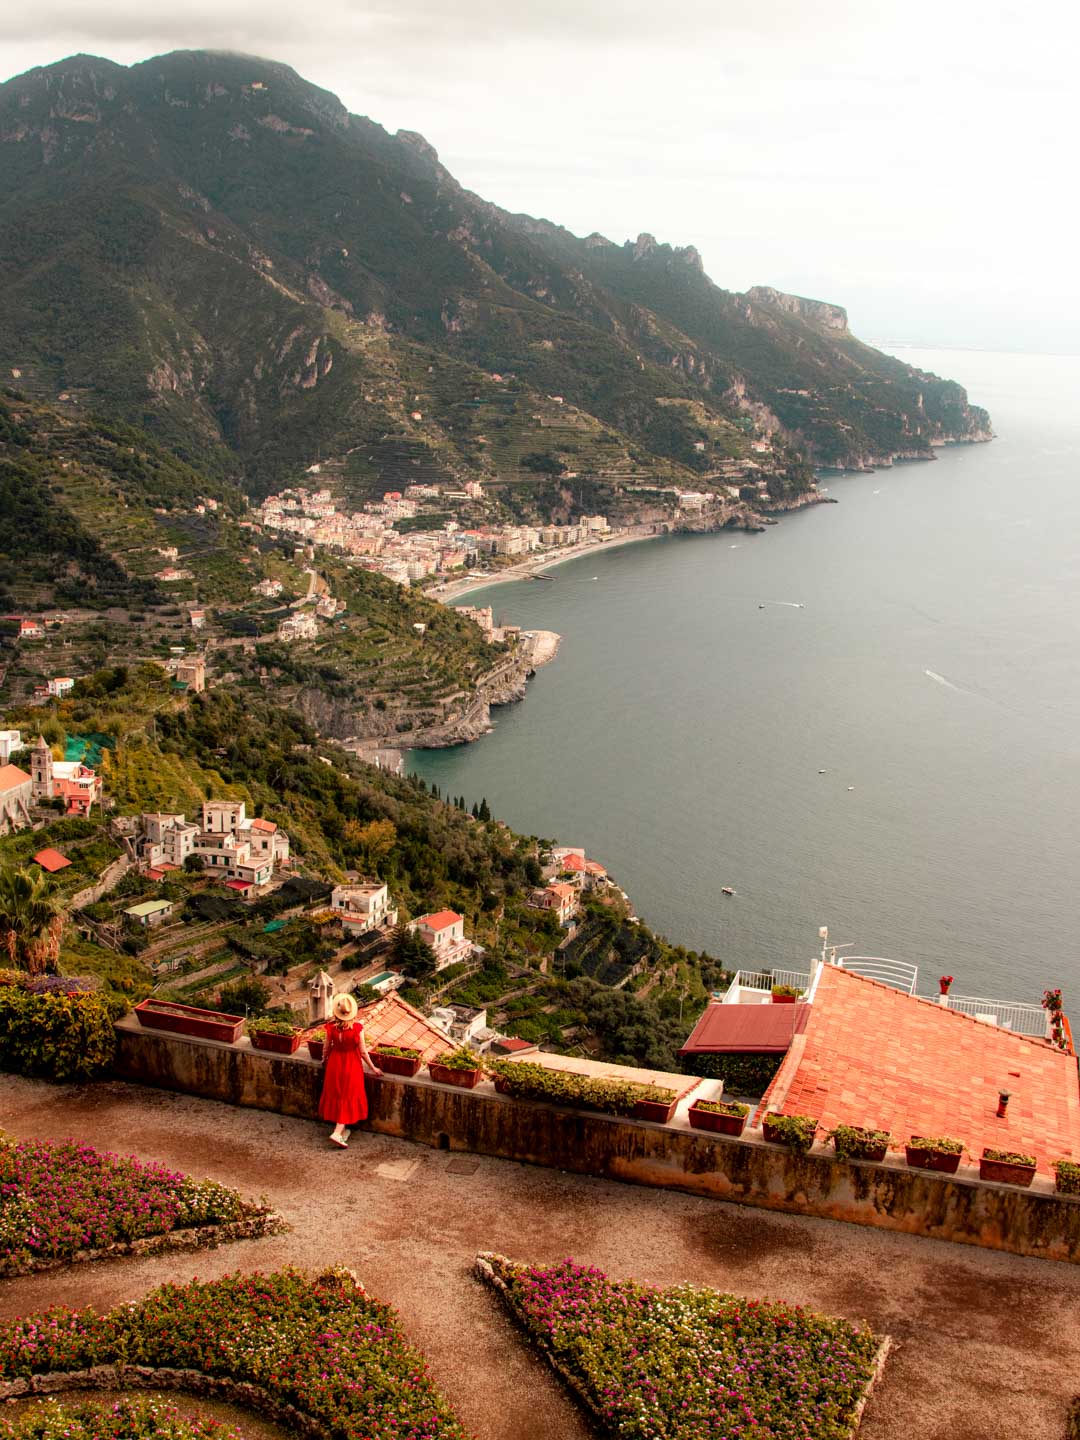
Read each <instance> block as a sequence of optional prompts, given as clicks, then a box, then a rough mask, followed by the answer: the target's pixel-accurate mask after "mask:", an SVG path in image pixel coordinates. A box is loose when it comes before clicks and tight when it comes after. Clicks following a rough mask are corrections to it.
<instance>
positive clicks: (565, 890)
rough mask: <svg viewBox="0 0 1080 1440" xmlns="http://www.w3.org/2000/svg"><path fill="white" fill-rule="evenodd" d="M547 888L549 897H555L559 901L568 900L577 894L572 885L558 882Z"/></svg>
mask: <svg viewBox="0 0 1080 1440" xmlns="http://www.w3.org/2000/svg"><path fill="white" fill-rule="evenodd" d="M547 888H548V893H549V894H550V895H557V896H558V897H559V899H560V900H569V899H570V898H571V896H574V895H576V894H577V891H576V890H575V889H574V887H573V885H564V884H563V883H562V881H560V880H556V881H555V882H554V883H553V884H551V885H549V886H548V887H547Z"/></svg>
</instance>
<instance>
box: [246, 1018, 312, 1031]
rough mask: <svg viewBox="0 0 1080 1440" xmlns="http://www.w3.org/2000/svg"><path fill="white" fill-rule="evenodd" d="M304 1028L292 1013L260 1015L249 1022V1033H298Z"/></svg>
mask: <svg viewBox="0 0 1080 1440" xmlns="http://www.w3.org/2000/svg"><path fill="white" fill-rule="evenodd" d="M303 1029H304V1026H303V1025H298V1024H297V1023H296V1021H295V1020H294V1019H293V1017H292V1015H288V1016H284V1015H260V1016H258V1017H256V1018H255V1019H254V1020H249V1021H248V1022H247V1032H248V1034H249V1035H298V1034H299V1033H300V1031H301V1030H303Z"/></svg>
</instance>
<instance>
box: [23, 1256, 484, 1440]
mask: <svg viewBox="0 0 1080 1440" xmlns="http://www.w3.org/2000/svg"><path fill="white" fill-rule="evenodd" d="M160 1387H165V1388H168V1389H174V1390H183V1391H187V1392H190V1393H192V1394H196V1395H200V1394H211V1395H217V1396H220V1397H222V1398H225V1399H228V1400H231V1401H234V1402H235V1403H238V1404H240V1405H243V1406H245V1407H246V1408H248V1409H251V1410H257V1411H259V1412H260V1413H262V1414H264V1415H266V1416H267V1417H268V1418H270V1419H272V1420H274V1421H276V1422H278V1423H279V1424H281V1425H283V1426H284V1427H285V1428H286V1429H288V1430H289V1431H290V1432H292V1433H297V1434H300V1435H305V1436H311V1437H319V1440H322V1437H326V1436H330V1435H340V1436H345V1435H356V1436H364V1437H371V1440H376V1437H377V1440H468V1437H467V1433H466V1431H465V1429H464V1428H463V1427H462V1425H461V1424H460V1423H459V1421H458V1420H457V1419H456V1418H455V1416H454V1415H453V1413H452V1412H451V1410H450V1408H449V1406H448V1404H447V1403H446V1401H445V1400H444V1399H443V1398H442V1396H441V1395H440V1394H439V1393H438V1391H437V1390H436V1389H435V1386H434V1384H433V1383H432V1381H431V1379H430V1378H429V1377H428V1374H427V1370H426V1366H425V1364H424V1361H423V1359H422V1357H421V1356H420V1355H419V1353H418V1352H417V1351H416V1350H414V1349H413V1348H412V1346H411V1345H409V1343H408V1342H407V1340H406V1339H405V1337H404V1335H403V1334H402V1332H401V1330H400V1328H399V1326H398V1322H397V1317H396V1316H395V1314H394V1312H393V1311H392V1310H391V1309H390V1307H389V1306H387V1305H383V1304H380V1302H379V1301H377V1300H374V1299H372V1298H371V1297H370V1296H368V1295H367V1294H366V1293H365V1292H364V1288H363V1286H362V1285H360V1283H359V1282H358V1281H357V1279H356V1277H355V1276H354V1275H352V1274H351V1272H349V1271H347V1270H344V1269H335V1270H329V1271H327V1272H325V1273H324V1274H322V1275H319V1276H317V1277H316V1278H314V1279H310V1278H308V1277H307V1276H305V1275H303V1274H302V1273H301V1272H299V1271H296V1270H285V1271H280V1272H278V1273H276V1274H273V1275H259V1274H255V1275H228V1276H225V1277H224V1278H223V1279H221V1280H215V1281H211V1282H210V1283H207V1284H203V1283H200V1282H199V1281H197V1280H194V1281H192V1282H191V1283H190V1284H187V1285H163V1286H161V1287H160V1288H159V1289H157V1290H152V1291H151V1292H150V1294H149V1295H147V1296H146V1297H145V1298H144V1299H142V1300H139V1301H136V1302H135V1303H134V1304H130V1305H122V1306H119V1307H118V1308H117V1309H115V1310H112V1311H109V1312H107V1313H106V1314H104V1315H97V1314H95V1313H94V1312H93V1311H91V1310H88V1311H82V1312H79V1311H74V1310H68V1309H64V1308H56V1309H53V1310H50V1311H48V1312H47V1313H46V1314H45V1315H38V1316H28V1317H25V1318H20V1319H17V1320H11V1321H7V1322H5V1323H4V1324H3V1325H0V1400H7V1399H13V1398H17V1397H19V1396H22V1395H26V1394H30V1393H47V1392H54V1391H60V1390H74V1389H80V1388H83V1389H90V1388H107V1389H137V1388H160Z"/></svg>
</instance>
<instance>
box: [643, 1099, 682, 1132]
mask: <svg viewBox="0 0 1080 1440" xmlns="http://www.w3.org/2000/svg"><path fill="white" fill-rule="evenodd" d="M678 1103H679V1097H678V1096H677V1095H673V1096H672V1097H671V1100H670V1102H668V1101H664V1100H637V1101H635V1102H634V1119H635V1120H654V1121H655V1122H656V1124H657V1125H667V1124H669V1123H670V1121H671V1117H672V1116H673V1115H674V1114H675V1106H676V1105H678Z"/></svg>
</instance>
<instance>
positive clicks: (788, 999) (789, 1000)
mask: <svg viewBox="0 0 1080 1440" xmlns="http://www.w3.org/2000/svg"><path fill="white" fill-rule="evenodd" d="M798 998H799V997H798V996H797V995H774V996H773V997H772V1003H773V1004H774V1005H794V1004H795V1001H796V1000H797V999H798Z"/></svg>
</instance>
